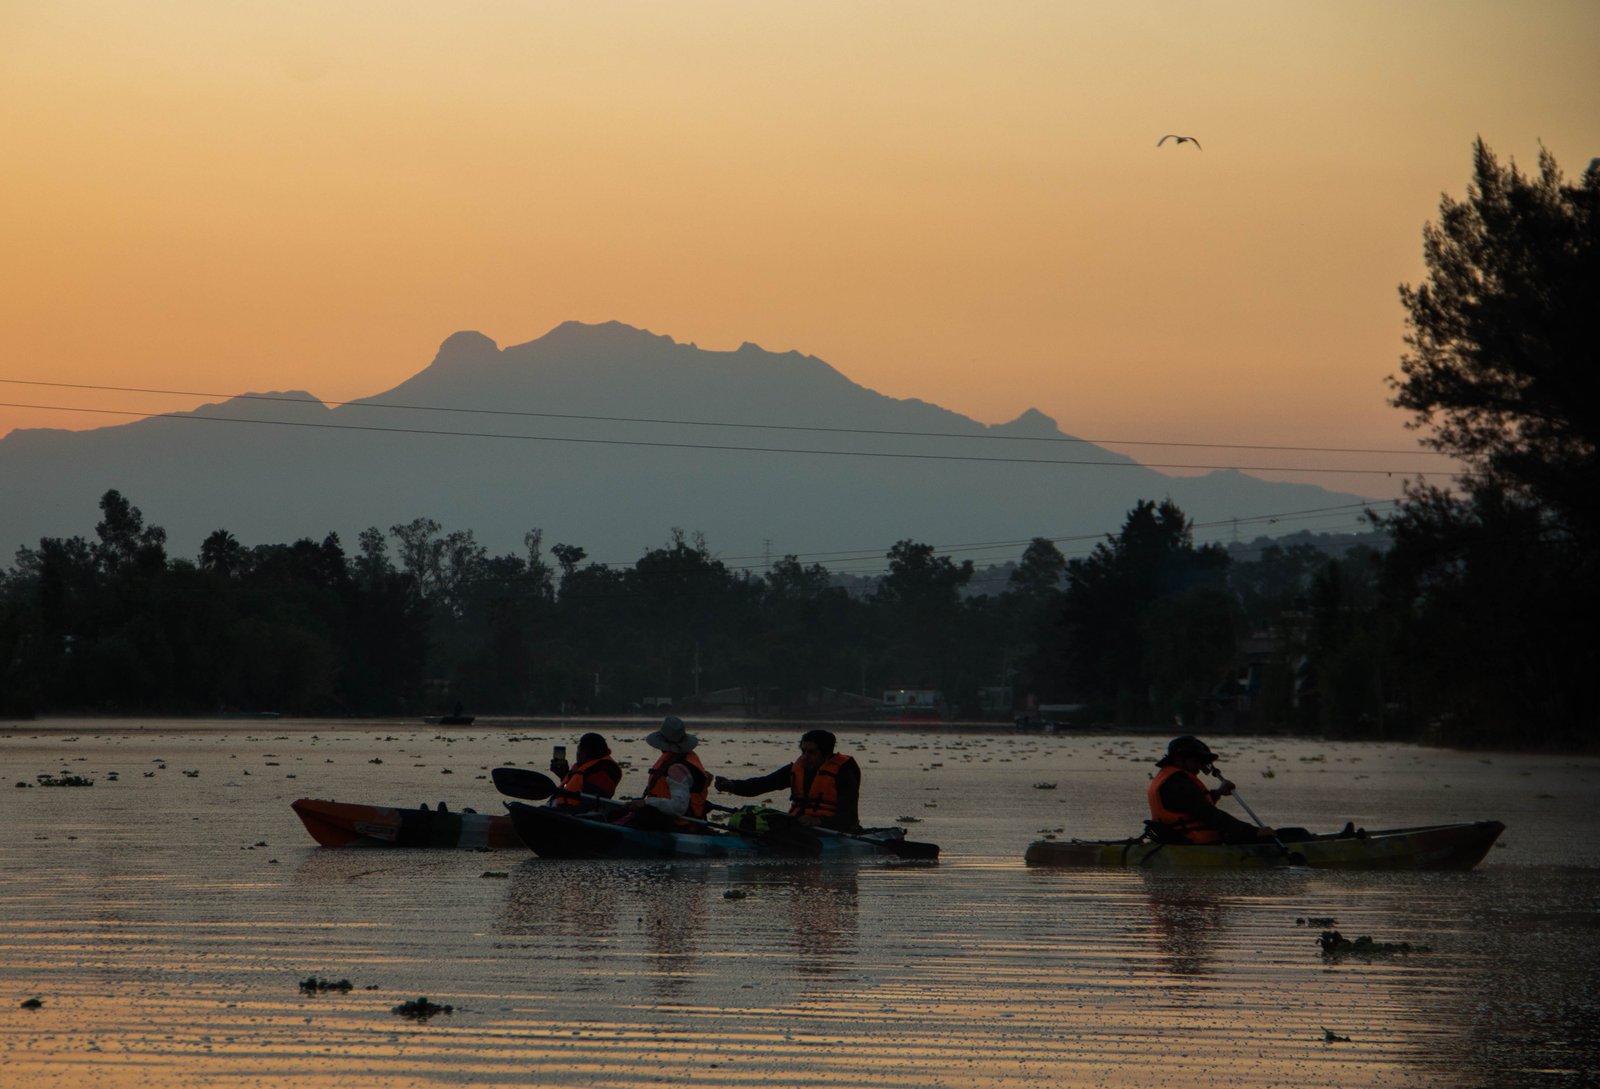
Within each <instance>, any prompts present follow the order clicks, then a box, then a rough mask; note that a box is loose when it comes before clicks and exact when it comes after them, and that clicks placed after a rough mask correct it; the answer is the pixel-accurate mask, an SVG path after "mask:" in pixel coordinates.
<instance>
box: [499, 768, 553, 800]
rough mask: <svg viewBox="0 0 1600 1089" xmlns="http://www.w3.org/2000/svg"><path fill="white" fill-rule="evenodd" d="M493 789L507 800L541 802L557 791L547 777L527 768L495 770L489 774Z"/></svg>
mask: <svg viewBox="0 0 1600 1089" xmlns="http://www.w3.org/2000/svg"><path fill="white" fill-rule="evenodd" d="M489 778H491V779H493V780H494V788H495V789H496V790H498V791H499V792H500V793H502V794H504V795H505V796H506V797H508V798H521V799H522V800H523V801H527V802H542V801H544V800H545V799H546V798H548V797H550V796H551V795H552V794H554V793H555V792H556V790H557V789H558V788H557V787H556V784H555V781H554V780H552V779H551V778H550V777H549V776H548V775H541V774H540V773H539V772H537V771H530V770H529V769H527V768H495V769H494V770H493V771H491V772H490V773H489Z"/></svg>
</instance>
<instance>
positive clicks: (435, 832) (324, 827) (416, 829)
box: [290, 798, 522, 847]
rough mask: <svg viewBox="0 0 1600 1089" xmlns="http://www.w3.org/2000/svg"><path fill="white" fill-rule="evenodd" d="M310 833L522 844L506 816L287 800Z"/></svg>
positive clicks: (392, 842)
mask: <svg viewBox="0 0 1600 1089" xmlns="http://www.w3.org/2000/svg"><path fill="white" fill-rule="evenodd" d="M290 805H291V807H292V808H293V809H294V811H295V814H296V815H297V816H299V818H300V823H302V824H304V825H305V826H306V831H307V832H310V833H311V838H312V839H314V840H316V841H317V842H318V843H320V844H322V845H323V846H324V847H520V846H521V845H522V844H521V841H519V840H518V839H517V834H516V832H514V831H513V830H512V828H511V821H510V819H509V818H507V817H504V816H490V815H488V814H485V813H471V812H466V811H463V812H460V813H450V812H445V813H441V812H438V811H437V810H433V809H426V808H422V809H397V808H394V807H392V806H384V805H358V804H356V803H353V802H324V801H318V800H315V799H312V798H301V799H300V800H299V801H296V802H291V803H290Z"/></svg>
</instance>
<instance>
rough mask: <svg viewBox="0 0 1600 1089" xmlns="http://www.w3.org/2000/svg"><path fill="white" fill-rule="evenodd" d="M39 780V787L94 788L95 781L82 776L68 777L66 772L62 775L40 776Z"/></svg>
mask: <svg viewBox="0 0 1600 1089" xmlns="http://www.w3.org/2000/svg"><path fill="white" fill-rule="evenodd" d="M38 780H39V785H40V786H42V787H92V786H94V780H93V779H86V778H84V777H83V776H81V775H68V774H67V773H66V772H62V773H61V774H60V775H49V774H43V775H39V776H38Z"/></svg>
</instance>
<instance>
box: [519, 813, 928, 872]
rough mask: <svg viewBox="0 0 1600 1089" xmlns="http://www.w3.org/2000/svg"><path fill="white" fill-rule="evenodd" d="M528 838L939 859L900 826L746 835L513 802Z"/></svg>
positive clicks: (639, 850)
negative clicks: (616, 820) (637, 823)
mask: <svg viewBox="0 0 1600 1089" xmlns="http://www.w3.org/2000/svg"><path fill="white" fill-rule="evenodd" d="M506 808H507V809H508V810H510V813H511V823H512V826H513V827H514V828H515V829H516V832H517V835H518V836H519V837H520V838H521V840H522V842H523V843H525V844H527V845H528V848H529V849H530V850H531V851H533V852H534V854H536V855H538V856H540V857H541V858H819V857H820V858H869V857H873V856H878V857H896V858H917V859H936V858H938V857H939V848H938V846H937V845H936V844H932V843H917V842H914V841H912V840H908V839H906V838H905V833H904V832H903V831H901V830H900V829H898V828H871V829H867V830H866V831H865V832H863V833H862V834H860V835H845V834H843V833H837V832H828V831H825V830H824V831H820V832H813V831H807V830H798V829H792V830H787V831H785V832H783V833H782V834H776V835H761V836H746V835H736V834H734V833H733V832H728V831H723V830H721V829H716V828H714V827H711V826H707V827H705V828H704V829H703V830H696V831H675V832H666V831H649V830H644V829H637V828H630V827H628V826H627V825H622V824H610V823H607V822H606V821H603V820H599V819H596V818H594V817H582V816H572V815H571V814H569V813H567V812H565V811H564V810H561V809H554V808H551V807H549V806H536V805H525V804H523V803H522V802H507V803H506Z"/></svg>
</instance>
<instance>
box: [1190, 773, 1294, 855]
mask: <svg viewBox="0 0 1600 1089" xmlns="http://www.w3.org/2000/svg"><path fill="white" fill-rule="evenodd" d="M1206 771H1208V772H1210V773H1211V774H1212V775H1214V776H1216V777H1217V780H1218V781H1219V782H1224V783H1225V782H1227V781H1228V779H1227V776H1225V775H1223V774H1222V772H1220V771H1218V770H1217V766H1216V765H1215V764H1213V765H1211V767H1209V768H1207V769H1206ZM1231 797H1232V798H1233V800H1234V801H1236V802H1238V803H1239V805H1240V806H1241V807H1243V809H1244V811H1245V812H1246V813H1248V814H1250V819H1251V820H1253V821H1255V822H1256V827H1257V828H1265V827H1266V826H1267V822H1266V821H1264V820H1262V819H1261V818H1260V817H1258V816H1256V811H1255V810H1254V809H1251V808H1250V803H1249V802H1247V801H1245V800H1244V798H1243V797H1241V796H1240V794H1239V788H1238V787H1234V788H1233V794H1232V795H1231ZM1272 842H1273V843H1276V844H1277V845H1278V846H1279V847H1280V848H1282V849H1283V853H1284V855H1285V856H1287V857H1288V859H1289V864H1290V865H1292V866H1304V865H1305V864H1306V856H1305V855H1303V854H1300V853H1299V852H1298V851H1291V850H1289V845H1288V844H1287V843H1284V842H1283V840H1282V839H1280V838H1279V837H1278V833H1277V832H1273V833H1272Z"/></svg>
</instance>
